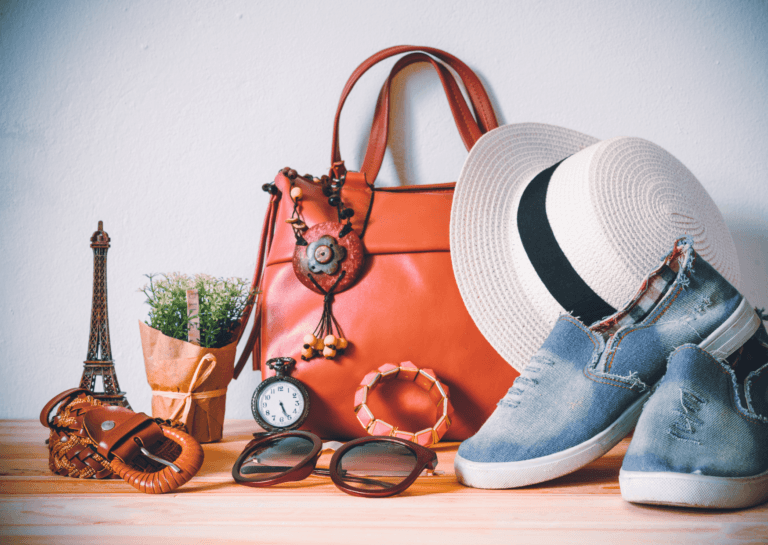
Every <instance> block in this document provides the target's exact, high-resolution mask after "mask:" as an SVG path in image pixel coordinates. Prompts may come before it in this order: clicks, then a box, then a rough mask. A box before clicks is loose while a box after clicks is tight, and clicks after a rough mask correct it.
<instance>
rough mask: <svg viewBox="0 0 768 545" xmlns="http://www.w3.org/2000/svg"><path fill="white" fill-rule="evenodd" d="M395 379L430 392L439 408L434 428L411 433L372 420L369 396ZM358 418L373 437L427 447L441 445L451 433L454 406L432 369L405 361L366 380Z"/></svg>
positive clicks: (360, 391)
mask: <svg viewBox="0 0 768 545" xmlns="http://www.w3.org/2000/svg"><path fill="white" fill-rule="evenodd" d="M394 379H398V380H406V381H414V382H415V383H416V384H417V385H418V386H420V387H421V388H422V389H424V390H426V391H427V393H428V394H429V397H430V398H431V399H432V401H433V402H434V403H435V405H436V406H437V422H435V425H434V426H433V427H431V428H427V429H424V430H421V431H417V432H415V433H411V432H408V431H402V430H399V429H398V428H397V427H395V426H393V425H392V424H388V423H387V422H384V421H383V420H379V419H377V418H376V417H375V416H373V413H372V412H371V409H370V408H369V407H368V395H369V394H370V392H371V391H372V390H373V389H374V388H376V386H377V385H378V384H379V383H380V382H384V381H389V380H394ZM355 414H356V415H357V419H358V421H359V422H360V424H362V426H363V428H365V430H366V431H367V432H368V433H369V434H370V435H388V436H391V437H399V438H401V439H406V440H408V441H413V442H414V443H418V444H420V445H423V446H425V447H428V446H430V445H433V444H435V443H437V442H438V441H440V438H441V437H442V436H443V435H445V432H446V431H448V428H449V427H450V426H451V415H452V414H453V406H452V405H451V402H450V400H449V399H448V387H447V386H445V385H444V384H443V383H442V382H440V380H439V379H438V378H437V375H436V374H435V372H434V371H433V370H432V369H419V368H418V367H416V366H415V365H414V364H413V363H411V362H409V361H405V362H403V363H401V364H400V366H399V367H398V366H396V365H393V364H391V363H385V364H384V365H382V366H381V367H379V368H378V369H377V370H376V371H371V372H370V373H368V374H367V375H365V376H364V377H363V380H362V382H361V383H360V387H359V388H358V389H357V390H356V391H355Z"/></svg>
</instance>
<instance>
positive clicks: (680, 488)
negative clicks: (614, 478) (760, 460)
mask: <svg viewBox="0 0 768 545" xmlns="http://www.w3.org/2000/svg"><path fill="white" fill-rule="evenodd" d="M619 486H620V487H621V497H622V498H624V499H625V500H627V501H629V502H632V503H650V504H655V505H678V506H682V507H706V508H710V509H741V508H744V507H750V506H752V505H757V504H759V503H763V502H764V501H766V500H768V471H766V472H764V473H761V474H759V475H755V476H753V477H710V476H708V475H695V474H691V473H672V472H668V471H659V472H646V471H624V470H623V469H622V470H621V471H620V472H619Z"/></svg>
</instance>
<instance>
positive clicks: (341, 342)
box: [336, 337, 349, 350]
mask: <svg viewBox="0 0 768 545" xmlns="http://www.w3.org/2000/svg"><path fill="white" fill-rule="evenodd" d="M348 345H349V343H348V342H347V339H345V338H344V337H339V338H338V339H336V350H344V349H345V348H346V347H347V346H348Z"/></svg>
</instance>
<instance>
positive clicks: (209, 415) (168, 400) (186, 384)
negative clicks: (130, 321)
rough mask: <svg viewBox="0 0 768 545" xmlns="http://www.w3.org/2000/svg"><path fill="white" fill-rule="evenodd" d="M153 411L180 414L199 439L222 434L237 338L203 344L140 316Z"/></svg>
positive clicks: (162, 415) (209, 439) (163, 415)
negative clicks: (218, 344)
mask: <svg viewBox="0 0 768 545" xmlns="http://www.w3.org/2000/svg"><path fill="white" fill-rule="evenodd" d="M139 330H140V332H141V348H142V350H143V352H144V366H145V368H146V370H147V382H149V385H150V386H151V387H152V416H153V417H154V418H163V419H166V418H168V419H178V420H180V421H181V422H183V423H184V425H186V426H187V430H188V431H189V434H190V435H191V436H192V437H194V438H195V439H197V440H198V441H199V442H201V443H210V442H213V441H218V440H219V439H221V436H222V432H223V427H224V409H225V405H226V402H227V394H226V391H227V386H228V385H229V381H230V380H232V375H233V373H234V369H235V351H236V349H237V342H233V343H230V344H228V345H227V346H225V347H223V348H202V347H200V346H197V345H194V344H192V343H188V342H186V341H180V340H178V339H173V338H171V337H168V336H166V335H163V334H162V333H160V331H158V330H157V329H154V328H151V327H149V326H148V325H147V324H145V323H143V322H141V321H139Z"/></svg>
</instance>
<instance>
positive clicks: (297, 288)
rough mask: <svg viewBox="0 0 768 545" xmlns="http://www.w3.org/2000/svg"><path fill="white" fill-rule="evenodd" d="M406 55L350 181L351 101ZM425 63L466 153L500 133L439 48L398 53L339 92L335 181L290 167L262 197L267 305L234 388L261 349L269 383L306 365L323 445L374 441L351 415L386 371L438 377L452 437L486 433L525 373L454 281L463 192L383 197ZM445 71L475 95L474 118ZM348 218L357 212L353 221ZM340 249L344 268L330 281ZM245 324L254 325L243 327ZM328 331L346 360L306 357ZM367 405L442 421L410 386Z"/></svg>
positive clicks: (463, 69) (405, 420)
mask: <svg viewBox="0 0 768 545" xmlns="http://www.w3.org/2000/svg"><path fill="white" fill-rule="evenodd" d="M401 53H409V55H406V56H404V57H402V58H401V59H399V61H398V62H397V63H396V64H395V65H394V67H393V68H392V71H391V73H390V75H389V77H388V78H387V80H386V81H385V83H384V86H383V87H382V90H381V93H380V95H379V99H378V102H377V104H376V110H375V115H374V121H373V125H372V128H371V135H370V138H369V141H368V147H367V151H366V154H365V160H364V161H363V165H362V167H361V168H360V170H359V171H357V172H353V171H347V170H346V169H345V167H344V162H343V161H342V160H341V155H340V152H339V138H338V136H339V117H340V115H341V109H342V107H343V105H344V102H345V100H346V98H347V95H348V94H349V92H350V91H351V90H352V87H353V86H354V85H355V83H356V82H357V80H358V79H359V78H360V76H362V74H363V73H364V72H365V71H366V70H368V69H369V68H370V67H371V66H373V65H374V64H376V63H378V62H380V61H381V60H383V59H386V58H388V57H391V56H393V55H398V54H401ZM416 62H426V63H429V64H430V65H431V66H432V67H433V68H434V69H435V70H436V71H437V73H438V75H439V77H440V80H441V82H442V85H443V88H444V89H445V92H446V95H447V97H448V102H449V105H450V107H451V111H452V113H453V117H454V119H455V121H456V126H457V128H458V130H459V134H460V135H461V138H462V140H463V142H464V144H465V146H466V148H467V149H468V150H469V149H470V148H471V147H472V145H473V144H474V143H475V142H476V141H477V139H478V138H480V136H482V135H483V134H484V133H485V132H487V131H489V130H492V129H494V128H496V127H497V126H498V122H497V121H496V117H495V115H494V112H493V108H492V106H491V103H490V100H489V99H488V95H487V93H486V91H485V89H484V88H483V86H482V84H481V83H480V80H479V79H478V78H477V76H476V75H475V74H474V73H473V72H472V70H470V69H469V67H468V66H467V65H466V64H464V63H463V62H462V61H460V60H459V59H457V58H456V57H454V56H452V55H450V54H448V53H446V52H444V51H441V50H439V49H434V48H429V47H413V46H397V47H392V48H389V49H386V50H384V51H381V52H379V53H377V54H375V55H373V56H372V57H370V58H369V59H367V60H366V61H365V62H363V63H362V64H361V65H360V66H359V67H358V68H357V69H356V70H355V71H354V73H353V74H352V76H351V77H350V79H349V81H347V84H346V85H345V87H344V90H343V91H342V95H341V100H340V101H339V106H338V110H337V112H336V118H335V122H334V132H333V147H332V159H331V163H332V166H331V170H330V173H329V175H328V176H327V177H325V176H323V177H321V178H314V177H312V176H309V175H307V176H299V175H298V174H297V173H296V172H295V171H293V170H291V169H288V168H286V169H283V170H282V171H280V172H279V173H278V174H277V177H276V178H275V180H274V183H273V184H266V185H265V186H264V189H265V191H268V192H269V193H270V195H271V198H270V203H269V207H268V209H267V213H266V218H265V221H264V229H263V232H262V238H261V250H260V255H259V259H258V263H257V265H256V271H255V274H254V280H253V287H254V288H256V289H258V290H260V295H259V296H258V298H257V300H256V302H255V304H254V311H253V313H254V327H253V329H252V331H251V335H250V338H249V341H248V343H247V345H246V346H247V347H246V350H245V353H244V354H243V355H242V357H241V358H240V360H239V362H238V364H237V366H236V369H235V378H237V376H238V375H239V373H240V371H241V370H242V368H243V366H244V364H245V362H246V359H247V357H248V355H249V353H250V352H251V351H252V352H253V362H254V369H257V370H258V369H261V371H262V374H263V376H264V378H266V377H268V376H270V375H272V374H273V373H274V372H273V371H270V370H269V369H268V368H267V367H266V366H265V365H263V363H264V362H266V361H267V360H268V359H271V358H275V357H282V356H290V357H293V358H294V359H295V360H296V361H297V364H296V366H295V368H294V369H293V371H292V373H291V375H292V376H293V377H294V378H296V379H298V380H300V381H302V382H303V383H304V384H305V385H306V386H307V388H308V390H309V394H310V410H309V417H308V419H307V420H306V422H305V424H304V426H303V428H305V429H309V430H311V431H313V432H314V433H316V434H318V435H320V436H322V437H324V438H338V439H349V438H353V437H359V436H363V435H365V434H366V431H365V429H364V428H363V426H362V425H361V423H360V421H358V419H357V417H356V414H355V411H354V409H355V403H356V402H355V392H356V390H357V389H358V387H359V386H360V383H361V380H362V379H363V377H365V376H366V375H367V374H368V373H369V372H371V371H375V370H376V369H377V368H379V367H380V366H382V365H383V364H385V363H392V364H394V365H395V366H398V365H400V364H401V363H402V362H406V361H410V362H413V364H414V365H415V366H416V367H418V368H422V369H423V368H428V369H433V370H434V371H435V372H436V374H437V375H438V376H439V379H440V381H441V383H442V384H443V385H446V386H447V387H448V389H449V394H450V401H451V403H452V404H453V408H454V412H453V414H452V415H451V416H450V420H451V422H450V427H449V429H448V431H447V434H446V435H445V437H444V439H447V440H460V439H465V438H467V437H469V436H470V435H472V434H473V433H474V432H475V431H477V430H478V429H479V427H480V426H481V425H482V424H483V422H484V421H485V420H486V418H487V417H488V416H489V415H490V414H491V412H492V411H493V409H494V407H495V405H496V402H497V401H498V400H499V399H500V398H501V397H502V396H503V395H504V393H505V392H506V391H507V389H508V388H509V387H510V385H511V384H512V382H513V380H514V378H515V377H516V376H517V372H516V371H515V370H514V369H513V368H512V367H511V366H510V365H509V364H508V363H506V362H505V361H504V360H503V359H502V358H501V357H500V356H499V355H498V354H497V353H496V351H495V350H494V349H493V348H492V347H491V345H490V344H488V342H487V341H486V340H485V339H484V338H483V336H482V334H481V333H480V332H479V331H478V329H477V327H476V326H475V324H474V322H473V321H472V318H471V317H470V316H469V314H468V313H467V311H466V309H465V307H464V304H463V302H462V299H461V296H460V294H459V290H458V287H457V285H456V282H455V280H454V277H453V271H452V268H451V255H450V248H449V234H448V226H449V219H450V213H451V201H452V198H453V189H454V185H455V184H454V183H443V184H435V185H418V186H406V187H381V188H379V187H375V181H376V176H377V174H378V172H379V168H380V167H381V163H382V160H383V158H384V152H385V150H386V145H387V131H388V128H389V107H390V103H389V98H390V88H391V84H392V81H393V79H394V77H395V76H396V75H397V73H398V72H400V70H402V69H403V68H404V67H406V66H408V65H410V64H413V63H416ZM446 65H447V66H450V67H451V68H452V69H453V70H454V71H455V73H456V74H458V77H459V79H461V81H462V83H463V84H464V87H465V89H466V91H467V95H468V97H469V99H470V103H471V105H472V109H470V108H469V106H468V105H467V103H466V101H465V99H464V97H463V96H462V93H461V90H460V88H459V86H458V83H457V81H456V80H455V79H454V76H453V74H452V72H451V71H449V70H448V69H447V67H446ZM473 114H474V115H473ZM297 188H298V190H297ZM292 192H293V193H292ZM292 195H293V196H292ZM299 195H300V197H299ZM334 199H335V200H334ZM347 210H353V211H354V215H353V216H352V217H351V218H350V217H348V216H349V212H347ZM286 221H288V222H289V223H286ZM350 229H351V231H350ZM323 236H325V237H326V239H325V240H333V242H334V243H337V242H338V243H339V244H341V243H342V242H343V241H344V240H347V239H350V240H351V239H353V238H356V239H359V241H360V242H361V243H362V248H363V251H362V252H360V251H359V250H358V248H359V246H356V243H355V244H351V243H350V244H346V250H338V248H337V247H335V246H333V245H330V246H323V247H320V249H318V247H317V245H318V244H320V243H322V240H320V238H322V237H323ZM328 236H330V237H331V238H330V239H328V238H327V237H328ZM334 237H335V238H334ZM337 239H338V240H337ZM318 241H319V242H318ZM313 244H314V246H313ZM313 248H314V249H313ZM329 248H331V249H330V250H329ZM333 248H336V254H335V255H336V256H337V258H339V257H341V258H343V259H340V260H339V259H337V260H338V261H339V262H340V265H341V266H340V267H339V266H338V265H336V266H335V269H336V270H335V271H330V270H329V269H328V268H327V267H328V266H332V265H333V263H334V261H333V259H331V257H329V256H332V255H333V250H332V249H333ZM309 250H312V252H314V253H311V252H310V253H308V251H309ZM329 252H330V253H329ZM339 252H341V254H342V255H339ZM310 254H311V256H310ZM306 256H310V257H309V258H307V257H306ZM302 259H303V260H304V262H302ZM307 259H309V265H307V262H306V260H307ZM307 267H309V268H308V269H307ZM323 267H326V268H325V269H323V270H324V271H325V273H326V274H324V273H323V272H322V270H321V269H322V268H323ZM333 268H334V267H331V269H333ZM333 273H335V274H333ZM345 274H346V276H345V277H344V279H342V281H339V280H340V277H342V276H344V275H345ZM488 281H489V282H492V281H493V279H492V278H489V279H488ZM247 321H248V315H247V314H246V316H245V318H244V323H243V329H244V328H245V322H247ZM319 323H320V325H323V324H324V328H323V327H320V325H318V324H319ZM336 328H339V329H340V330H343V335H342V332H341V331H337V329H336ZM318 331H319V332H320V335H319V336H320V337H322V336H323V334H324V333H323V332H326V333H327V332H335V334H336V337H341V336H343V337H344V338H345V339H346V340H347V341H348V346H347V347H346V349H345V350H343V353H342V350H341V349H340V348H341V347H339V346H337V347H336V348H339V350H338V351H337V352H338V353H336V354H335V356H334V357H332V359H327V358H325V357H323V356H322V354H321V352H318V351H316V352H315V353H314V354H315V355H314V356H313V357H308V358H306V359H301V355H302V353H303V352H302V351H303V350H305V349H304V345H305V344H306V342H305V337H306V336H307V334H309V333H312V332H315V333H317V332H318ZM337 344H339V343H337ZM311 348H312V347H311V346H310V349H309V353H311V352H312V350H311ZM326 354H328V352H327V351H326ZM305 355H306V354H305ZM367 403H368V405H369V406H370V407H371V410H372V412H373V413H374V414H375V415H376V417H377V418H379V419H381V420H383V421H386V422H388V423H391V424H392V425H393V426H396V427H397V428H399V429H400V430H403V429H407V430H410V431H418V430H421V429H423V428H429V427H430V426H432V425H434V423H435V401H434V400H433V399H431V398H430V396H429V395H425V393H424V390H423V389H421V388H419V387H418V386H416V385H415V384H414V383H412V382H411V383H408V382H405V381H389V382H386V383H383V384H382V385H381V386H380V387H378V388H377V389H376V394H375V395H374V394H371V398H370V399H368V400H367Z"/></svg>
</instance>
